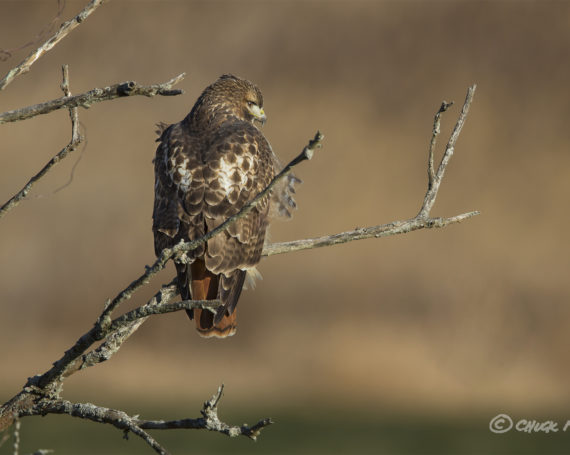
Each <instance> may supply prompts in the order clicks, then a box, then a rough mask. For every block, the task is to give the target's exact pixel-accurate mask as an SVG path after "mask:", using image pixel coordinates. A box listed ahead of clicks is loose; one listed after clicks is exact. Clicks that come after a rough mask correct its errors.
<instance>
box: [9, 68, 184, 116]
mask: <svg viewBox="0 0 570 455" xmlns="http://www.w3.org/2000/svg"><path fill="white" fill-rule="evenodd" d="M184 76H185V73H182V74H179V75H178V76H176V77H174V78H172V79H170V80H169V81H166V82H163V83H162V84H152V85H140V84H138V83H137V82H135V81H127V82H120V83H118V84H113V85H110V86H108V87H101V88H94V89H92V90H89V91H88V92H85V93H81V94H80V95H75V96H70V95H66V96H63V97H61V98H56V99H54V100H51V101H46V102H45V103H40V104H34V105H32V106H27V107H22V108H20V109H14V110H12V111H7V112H3V113H2V114H0V124H2V123H8V122H16V121H19V120H27V119H30V118H32V117H35V116H36V115H42V114H49V113H50V112H53V111H55V110H58V109H63V108H72V107H83V108H85V109H88V108H89V107H91V105H92V104H94V103H100V102H102V101H109V100H113V99H116V98H124V97H127V96H147V97H152V96H157V95H161V96H173V95H180V94H182V93H184V90H181V89H173V88H172V87H173V86H174V85H176V84H178V83H179V82H180V81H181V80H183V79H184Z"/></svg>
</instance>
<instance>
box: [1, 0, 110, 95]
mask: <svg viewBox="0 0 570 455" xmlns="http://www.w3.org/2000/svg"><path fill="white" fill-rule="evenodd" d="M104 2H105V0H91V1H90V2H89V3H88V4H87V6H85V8H83V10H81V12H80V13H79V14H78V15H77V16H75V17H74V18H73V19H70V20H69V21H67V22H65V23H64V24H63V25H62V26H61V27H60V28H59V29H58V30H57V32H55V33H54V34H53V35H52V36H51V37H50V38H49V39H48V40H47V41H45V42H44V43H43V44H42V45H41V46H40V47H38V48H37V49H36V50H34V51H33V52H31V53H30V54H29V55H28V56H27V57H26V58H25V59H24V60H22V62H20V64H19V65H18V66H16V67H15V68H12V69H11V70H10V71H8V74H6V76H4V78H2V79H1V80H0V91H1V90H4V88H6V87H7V86H8V84H10V83H11V82H12V81H13V80H14V79H16V78H17V77H18V76H20V75H21V74H24V73H27V72H28V71H29V70H30V67H31V66H32V65H33V64H34V63H35V62H36V61H37V60H38V59H39V58H40V57H41V56H42V55H44V54H45V53H46V52H48V51H50V50H51V49H52V48H53V47H54V46H55V45H56V44H57V43H59V42H60V41H61V40H62V39H63V38H65V37H66V36H67V35H68V34H69V33H70V32H71V31H72V30H73V29H75V28H76V27H77V26H78V25H79V24H81V23H82V22H83V21H84V20H85V19H87V17H89V16H90V15H91V14H92V13H93V11H95V10H96V9H97V8H98V7H99V6H101V5H102V4H103V3H104Z"/></svg>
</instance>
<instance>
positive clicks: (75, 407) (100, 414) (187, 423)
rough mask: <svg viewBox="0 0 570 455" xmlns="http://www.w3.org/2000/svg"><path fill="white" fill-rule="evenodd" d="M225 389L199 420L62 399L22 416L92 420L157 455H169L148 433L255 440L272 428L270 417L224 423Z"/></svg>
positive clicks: (42, 402) (43, 403) (40, 402)
mask: <svg viewBox="0 0 570 455" xmlns="http://www.w3.org/2000/svg"><path fill="white" fill-rule="evenodd" d="M223 390H224V386H223V385H222V386H220V387H219V388H218V391H217V393H216V394H214V395H213V396H212V398H210V399H209V400H208V401H206V402H205V403H204V406H203V408H202V410H201V411H200V412H201V414H202V417H199V418H195V419H181V420H144V419H140V418H139V417H138V416H135V417H131V416H129V415H128V414H127V413H126V412H123V411H120V410H117V409H109V408H105V407H101V406H96V405H94V404H91V403H72V402H70V401H67V400H62V399H55V400H54V399H51V398H42V399H40V400H38V401H37V402H36V403H35V404H34V406H32V407H30V408H28V409H26V410H24V411H23V412H21V413H20V416H21V417H24V416H33V415H46V414H67V415H70V416H72V417H78V418H81V419H87V420H92V421H95V422H99V423H108V424H111V425H113V426H115V427H116V428H118V429H120V430H123V431H125V435H127V434H128V432H132V433H134V434H136V435H137V436H139V437H141V438H142V439H143V440H144V441H145V442H146V443H147V444H148V445H149V446H150V447H152V448H153V449H154V451H155V452H156V453H160V454H167V453H168V452H167V451H166V449H164V448H163V447H162V446H161V445H160V444H158V442H156V440H155V439H153V438H152V437H151V436H150V435H149V434H148V433H147V432H145V431H144V430H168V429H193V430H209V431H215V432H218V433H222V434H225V435H226V436H230V437H236V436H246V437H248V438H250V439H253V440H255V439H256V438H257V436H258V435H259V433H260V432H261V430H263V428H265V427H267V426H268V425H271V424H272V423H273V421H272V420H271V419H269V418H267V419H262V420H260V421H259V422H257V423H256V424H255V425H253V426H249V425H247V424H244V425H241V426H231V425H228V424H226V423H224V422H222V421H221V420H220V419H219V417H218V403H219V401H220V398H221V397H222V393H223Z"/></svg>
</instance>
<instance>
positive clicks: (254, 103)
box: [247, 101, 257, 107]
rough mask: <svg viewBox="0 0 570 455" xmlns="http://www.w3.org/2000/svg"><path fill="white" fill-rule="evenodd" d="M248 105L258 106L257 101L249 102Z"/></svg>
mask: <svg viewBox="0 0 570 455" xmlns="http://www.w3.org/2000/svg"><path fill="white" fill-rule="evenodd" d="M247 105H248V106H249V107H253V106H257V103H256V102H255V101H248V102H247Z"/></svg>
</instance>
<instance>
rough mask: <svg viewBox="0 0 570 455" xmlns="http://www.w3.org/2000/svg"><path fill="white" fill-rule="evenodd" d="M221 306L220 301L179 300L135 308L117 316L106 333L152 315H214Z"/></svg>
mask: <svg viewBox="0 0 570 455" xmlns="http://www.w3.org/2000/svg"><path fill="white" fill-rule="evenodd" d="M221 304H222V302H221V300H181V301H180V302H175V303H161V304H159V305H144V306H142V307H139V308H136V309H134V310H132V311H129V312H128V313H125V314H123V315H122V316H119V317H118V318H117V319H115V320H114V321H113V322H112V323H111V325H110V326H109V328H108V329H107V331H108V332H109V333H111V332H116V331H117V330H120V329H122V328H124V327H126V326H127V325H129V324H131V323H132V322H135V321H136V320H137V319H142V318H147V317H148V316H152V315H154V314H166V313H173V312H175V311H180V310H193V309H197V308H199V309H202V310H208V311H211V312H213V313H214V314H215V310H216V308H218V307H219V306H220V305H221Z"/></svg>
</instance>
